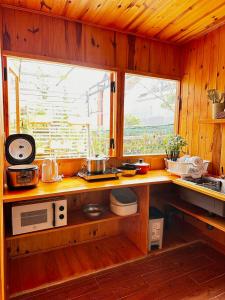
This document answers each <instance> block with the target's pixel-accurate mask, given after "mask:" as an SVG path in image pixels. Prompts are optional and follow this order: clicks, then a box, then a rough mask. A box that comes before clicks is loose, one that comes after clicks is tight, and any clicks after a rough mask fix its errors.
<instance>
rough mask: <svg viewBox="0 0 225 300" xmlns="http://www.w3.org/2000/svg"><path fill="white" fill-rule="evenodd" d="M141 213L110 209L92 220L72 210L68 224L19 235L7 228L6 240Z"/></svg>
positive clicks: (115, 219)
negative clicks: (125, 212) (120, 213)
mask: <svg viewBox="0 0 225 300" xmlns="http://www.w3.org/2000/svg"><path fill="white" fill-rule="evenodd" d="M139 215H140V213H139V212H137V213H135V214H132V215H128V216H118V215H116V214H114V213H112V212H111V211H109V210H108V211H106V212H105V213H104V215H103V216H102V217H100V218H96V219H92V220H91V219H88V218H87V217H86V216H85V215H84V214H83V212H82V211H80V210H77V211H70V212H69V213H68V224H67V225H66V226H61V227H55V228H50V229H46V230H39V231H33V232H29V233H24V234H18V235H12V233H11V231H10V230H6V236H5V238H6V241H13V240H16V239H22V238H29V237H31V236H37V235H44V234H46V233H50V234H51V233H54V232H59V233H60V232H63V231H65V230H68V229H72V228H74V229H75V228H80V227H84V226H91V225H94V224H102V223H106V222H113V221H118V220H123V219H127V218H132V217H136V216H139Z"/></svg>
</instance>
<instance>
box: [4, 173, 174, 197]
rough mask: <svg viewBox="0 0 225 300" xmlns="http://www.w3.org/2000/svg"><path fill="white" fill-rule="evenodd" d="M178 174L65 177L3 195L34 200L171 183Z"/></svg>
mask: <svg viewBox="0 0 225 300" xmlns="http://www.w3.org/2000/svg"><path fill="white" fill-rule="evenodd" d="M175 178H177V176H173V175H171V174H170V173H168V172H167V171H165V170H154V171H149V172H148V174H147V175H137V176H135V177H132V178H131V177H121V178H120V179H118V180H117V179H114V180H104V181H96V182H87V181H85V180H84V179H82V178H79V177H70V178H64V179H63V181H62V182H58V183H43V182H40V183H39V185H38V186H37V187H36V188H33V189H26V190H25V189H23V190H13V191H10V190H8V189H5V193H4V196H3V201H4V203H10V202H19V201H25V200H34V199H38V198H49V197H54V196H55V197H56V196H62V195H72V194H77V193H85V192H93V191H99V190H106V189H115V188H123V187H132V186H133V187H135V186H143V185H148V184H160V183H170V182H172V181H173V180H174V179H175Z"/></svg>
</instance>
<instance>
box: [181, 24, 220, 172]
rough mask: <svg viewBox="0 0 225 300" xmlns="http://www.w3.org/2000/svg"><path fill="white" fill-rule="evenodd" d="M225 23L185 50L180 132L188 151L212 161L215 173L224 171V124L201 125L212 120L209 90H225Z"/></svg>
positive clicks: (184, 47)
mask: <svg viewBox="0 0 225 300" xmlns="http://www.w3.org/2000/svg"><path fill="white" fill-rule="evenodd" d="M224 40H225V26H223V27H220V28H219V29H217V30H215V31H213V32H211V33H209V34H207V35H205V36H204V37H202V38H201V39H198V40H194V41H192V42H190V43H188V44H185V45H184V46H183V49H182V66H181V69H182V72H183V74H182V82H181V98H182V101H181V104H182V105H181V111H180V123H179V131H180V134H181V135H182V136H184V137H186V138H187V140H188V148H187V151H188V152H189V154H191V155H200V156H202V157H203V158H204V159H208V160H210V161H211V162H212V173H213V174H220V173H221V167H222V166H223V168H224V170H225V125H213V124H200V120H202V119H207V118H208V119H211V118H212V117H211V116H212V112H211V110H212V107H211V102H210V101H208V99H207V90H208V89H212V88H216V89H219V90H221V91H224V90H225V44H224Z"/></svg>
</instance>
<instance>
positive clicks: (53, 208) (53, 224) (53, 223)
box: [52, 202, 55, 227]
mask: <svg viewBox="0 0 225 300" xmlns="http://www.w3.org/2000/svg"><path fill="white" fill-rule="evenodd" d="M52 210H53V221H52V226H53V227H55V203H54V202H53V203H52Z"/></svg>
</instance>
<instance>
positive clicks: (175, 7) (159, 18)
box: [137, 0, 198, 36]
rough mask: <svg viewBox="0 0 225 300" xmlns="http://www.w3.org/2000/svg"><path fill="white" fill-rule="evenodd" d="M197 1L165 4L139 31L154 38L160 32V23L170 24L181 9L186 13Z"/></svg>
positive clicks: (174, 1)
mask: <svg viewBox="0 0 225 300" xmlns="http://www.w3.org/2000/svg"><path fill="white" fill-rule="evenodd" d="M196 1H198V0H192V1H187V0H186V1H179V0H173V1H168V2H163V5H161V6H160V9H159V10H157V11H156V12H155V13H154V14H152V15H150V16H149V17H148V19H147V20H146V21H145V22H143V23H142V24H141V25H140V26H139V27H138V30H137V31H138V32H140V31H141V32H146V33H148V34H150V35H151V36H154V35H155V34H156V33H157V32H158V31H160V28H161V27H160V22H163V21H164V22H166V23H167V24H168V23H169V22H171V20H174V18H176V16H177V15H179V14H180V13H181V12H180V11H179V8H180V7H181V9H183V11H185V9H187V8H188V7H190V6H191V4H192V2H194V3H196ZM190 2H191V4H190ZM192 5H193V4H192Z"/></svg>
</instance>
